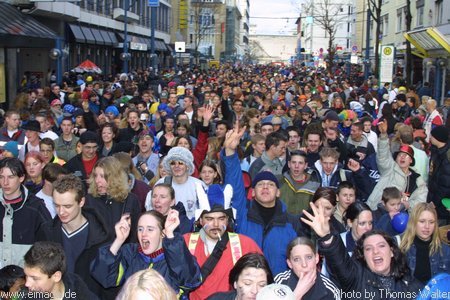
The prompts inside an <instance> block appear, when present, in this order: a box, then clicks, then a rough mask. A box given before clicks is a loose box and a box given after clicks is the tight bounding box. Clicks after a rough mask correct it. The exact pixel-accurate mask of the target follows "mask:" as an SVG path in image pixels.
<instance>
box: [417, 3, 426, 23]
mask: <svg viewBox="0 0 450 300" xmlns="http://www.w3.org/2000/svg"><path fill="white" fill-rule="evenodd" d="M423 12H424V7H423V6H421V7H418V8H417V23H416V26H417V27H419V26H423Z"/></svg>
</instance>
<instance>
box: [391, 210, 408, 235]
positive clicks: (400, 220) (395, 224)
mask: <svg viewBox="0 0 450 300" xmlns="http://www.w3.org/2000/svg"><path fill="white" fill-rule="evenodd" d="M408 219H409V216H408V214H407V213H404V212H401V213H398V214H396V215H395V216H394V217H393V218H392V220H391V224H392V228H394V230H395V231H397V232H398V233H399V234H402V233H403V232H404V231H405V229H406V225H408Z"/></svg>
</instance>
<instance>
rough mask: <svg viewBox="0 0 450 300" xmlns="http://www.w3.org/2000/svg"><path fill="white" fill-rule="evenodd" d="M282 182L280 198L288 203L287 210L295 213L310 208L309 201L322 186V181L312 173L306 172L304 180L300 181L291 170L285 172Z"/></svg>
mask: <svg viewBox="0 0 450 300" xmlns="http://www.w3.org/2000/svg"><path fill="white" fill-rule="evenodd" d="M280 184H281V188H280V198H281V199H283V202H284V203H285V204H286V207H287V211H288V212H289V213H291V214H294V215H298V214H301V213H302V210H303V209H308V208H309V202H310V201H311V199H312V197H313V195H314V193H315V192H316V190H317V189H318V188H319V187H320V183H319V182H317V181H316V180H315V179H313V178H311V175H310V174H306V180H305V181H304V182H302V183H298V182H296V181H295V180H294V179H292V177H291V175H290V174H289V172H285V173H284V174H283V179H282V180H281V181H280Z"/></svg>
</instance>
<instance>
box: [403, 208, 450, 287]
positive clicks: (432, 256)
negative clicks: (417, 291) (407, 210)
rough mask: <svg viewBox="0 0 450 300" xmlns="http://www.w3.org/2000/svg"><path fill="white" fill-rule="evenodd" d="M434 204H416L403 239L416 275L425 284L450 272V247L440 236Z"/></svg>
mask: <svg viewBox="0 0 450 300" xmlns="http://www.w3.org/2000/svg"><path fill="white" fill-rule="evenodd" d="M437 220H438V217H437V213H436V209H435V208H434V205H433V204H432V203H419V204H417V205H416V206H414V208H413V210H412V212H411V214H410V217H409V220H408V225H407V227H406V231H405V233H404V234H403V236H402V241H401V242H400V249H401V250H402V251H403V252H404V253H405V254H406V257H407V261H408V266H409V268H410V269H411V272H412V274H413V275H414V276H415V277H416V278H417V279H418V280H420V281H422V282H423V283H427V282H428V280H430V278H431V277H434V276H436V275H437V274H439V273H442V272H445V273H449V272H450V247H449V246H448V245H447V244H445V243H444V242H443V241H442V240H441V238H440V236H439V229H438V224H437Z"/></svg>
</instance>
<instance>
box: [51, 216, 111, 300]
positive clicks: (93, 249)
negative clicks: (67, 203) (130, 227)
mask: <svg viewBox="0 0 450 300" xmlns="http://www.w3.org/2000/svg"><path fill="white" fill-rule="evenodd" d="M81 213H82V214H83V216H84V217H85V218H86V219H87V221H88V222H89V227H88V230H89V232H88V239H87V244H86V248H85V249H84V251H83V252H82V253H81V255H80V256H79V257H78V259H77V261H76V263H75V273H76V274H77V275H79V276H80V277H81V278H82V279H83V280H84V282H85V283H86V285H87V286H88V288H89V289H90V290H91V291H92V292H93V293H95V294H96V295H99V296H100V295H102V294H103V293H104V289H103V288H102V286H101V285H100V284H98V282H97V281H96V280H94V278H92V277H91V274H90V272H89V266H90V264H91V261H92V260H93V259H94V258H95V256H96V255H97V252H98V249H99V248H100V247H101V246H103V245H105V244H108V243H111V242H112V241H113V240H114V236H112V235H111V233H110V229H109V228H107V225H106V222H105V221H104V220H103V218H102V216H101V215H99V214H98V213H97V212H96V211H95V210H94V209H92V208H89V207H83V209H82V212H81ZM61 226H62V224H61V221H60V219H59V217H58V216H56V217H55V218H54V219H53V220H52V221H50V222H48V223H46V224H45V226H44V234H45V236H46V240H48V241H52V242H56V243H59V244H61V245H62V244H63V240H62V235H63V234H64V233H63V231H62V229H61ZM102 299H107V298H105V297H102Z"/></svg>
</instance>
